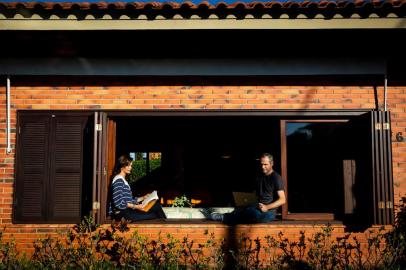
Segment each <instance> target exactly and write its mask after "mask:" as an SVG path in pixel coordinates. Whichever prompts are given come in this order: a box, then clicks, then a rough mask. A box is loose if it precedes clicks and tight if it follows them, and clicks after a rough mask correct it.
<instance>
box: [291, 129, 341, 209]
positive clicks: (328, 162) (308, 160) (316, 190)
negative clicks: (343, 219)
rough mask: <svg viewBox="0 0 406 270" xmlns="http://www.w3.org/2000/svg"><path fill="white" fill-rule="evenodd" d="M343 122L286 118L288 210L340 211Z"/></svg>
mask: <svg viewBox="0 0 406 270" xmlns="http://www.w3.org/2000/svg"><path fill="white" fill-rule="evenodd" d="M344 126H345V123H344V122H337V123H332V122H287V124H286V136H287V180H288V208H289V209H288V211H289V212H290V213H336V212H337V211H340V208H341V207H342V205H343V201H342V197H343V195H342V194H343V190H342V189H343V187H342V185H343V183H342V160H343V157H342V148H343V147H342V145H344V144H343V142H342V139H341V138H342V136H341V134H342V132H343V128H344Z"/></svg>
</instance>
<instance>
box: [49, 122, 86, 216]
mask: <svg viewBox="0 0 406 270" xmlns="http://www.w3.org/2000/svg"><path fill="white" fill-rule="evenodd" d="M85 124H86V118H85V117H83V116H82V117H81V116H56V117H54V118H52V126H51V128H52V138H51V141H52V143H53V144H52V146H53V147H52V151H51V152H50V157H51V166H50V171H51V175H50V179H49V186H48V192H49V195H50V196H49V197H50V199H49V206H50V207H49V220H50V221H66V222H74V221H79V220H80V218H81V198H82V194H81V190H82V171H83V170H82V162H83V160H82V157H83V152H82V151H83V132H84V128H85Z"/></svg>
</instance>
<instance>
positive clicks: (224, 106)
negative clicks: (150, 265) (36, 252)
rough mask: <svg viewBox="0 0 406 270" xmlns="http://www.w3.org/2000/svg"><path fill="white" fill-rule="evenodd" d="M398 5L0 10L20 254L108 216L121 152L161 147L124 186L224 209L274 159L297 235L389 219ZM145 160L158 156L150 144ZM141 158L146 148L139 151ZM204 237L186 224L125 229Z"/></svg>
mask: <svg viewBox="0 0 406 270" xmlns="http://www.w3.org/2000/svg"><path fill="white" fill-rule="evenodd" d="M405 8H406V1H404V0H401V1H382V2H377V1H372V2H371V1H356V2H352V1H340V2H333V1H326V2H290V1H288V2H283V3H279V2H252V3H243V2H236V3H234V4H226V3H222V2H220V3H217V4H212V3H208V2H202V3H200V4H192V3H190V2H184V3H155V2H153V3H152V2H151V3H122V2H112V3H106V2H100V3H62V2H61V3H57V2H52V3H36V2H35V3H34V2H21V3H6V2H2V3H0V37H1V45H0V47H1V49H2V50H1V51H2V57H1V58H0V78H1V81H2V83H1V84H0V100H1V104H2V107H1V108H0V115H1V120H0V126H1V131H0V139H1V143H0V149H1V152H0V187H1V188H0V202H1V204H0V223H1V224H2V225H5V226H6V232H7V233H8V234H7V235H8V236H7V237H11V234H13V237H14V238H15V239H16V242H17V243H18V244H19V245H21V247H22V248H25V249H27V250H29V249H30V247H31V246H30V243H31V242H32V240H34V239H36V238H37V237H40V236H43V235H44V234H46V233H55V232H56V231H57V230H59V229H61V228H62V229H63V228H67V227H69V226H71V224H73V223H75V222H78V221H79V220H80V219H81V218H83V216H86V215H89V214H92V215H93V216H94V217H95V218H96V220H97V221H98V222H100V223H108V222H109V217H108V216H107V213H106V205H107V201H108V198H107V197H108V187H109V177H110V175H111V172H112V168H113V166H114V161H115V159H116V158H117V156H119V155H120V154H122V153H145V154H146V156H148V155H149V153H154V154H153V155H159V156H161V157H162V161H161V166H160V168H159V169H158V170H156V171H151V170H149V171H148V173H147V175H146V176H145V177H144V178H143V179H141V181H139V182H137V183H136V185H135V187H136V190H138V192H141V191H144V190H149V189H158V190H159V191H160V193H161V195H162V196H167V198H169V197H171V196H172V195H173V194H177V193H176V192H178V193H179V194H180V193H186V194H188V195H190V196H191V197H192V198H195V199H199V200H201V201H202V202H203V204H205V205H206V206H230V205H232V204H233V202H232V198H231V197H230V195H231V193H232V191H246V190H249V189H250V183H251V182H250V181H249V180H247V179H252V175H253V174H254V173H255V171H256V162H257V161H256V158H257V157H258V155H259V153H261V152H271V153H273V155H274V156H275V160H276V164H275V168H276V170H277V171H279V172H281V174H282V176H283V178H284V181H285V186H286V192H287V196H288V203H287V204H286V205H284V206H283V207H282V209H281V213H280V215H281V220H280V221H277V222H274V223H272V224H265V225H264V224H260V225H251V226H248V225H242V226H239V227H238V228H237V230H234V232H235V233H237V232H241V231H246V232H249V233H251V234H253V235H259V236H264V235H266V234H269V233H273V232H276V231H278V230H282V229H283V230H285V231H286V232H287V233H288V235H291V236H296V235H298V232H299V230H301V229H305V230H308V231H310V232H311V231H312V230H315V229H317V228H319V227H320V226H323V225H325V224H327V223H332V224H334V226H335V228H336V231H337V233H342V232H344V231H348V230H349V228H352V225H361V226H362V228H363V230H365V229H366V228H369V227H371V226H372V227H373V226H375V225H390V224H393V222H394V211H393V210H394V205H395V204H396V203H397V202H398V201H399V198H400V197H401V196H404V195H405V193H406V141H405V139H404V135H405V132H406V121H405V119H406V103H405V101H406V78H405V74H406V67H405V63H406V62H405V60H406V57H405V54H404V53H403V48H405V47H406V46H405V45H406V44H405V42H404V41H403V39H402V38H401V36H404V35H405V33H406V32H405V31H406V30H405V28H406V18H405V14H406V9H405ZM157 153H158V154H157ZM151 155H152V154H151ZM134 227H136V228H138V229H139V231H140V232H141V233H144V234H147V235H151V236H153V235H155V234H156V233H157V232H158V231H164V232H171V233H173V234H174V235H178V236H181V235H183V234H189V235H191V236H193V237H195V238H196V239H199V238H203V237H204V236H203V232H204V231H205V230H206V229H210V230H214V231H215V232H216V233H217V234H218V235H219V236H224V235H227V233H228V232H229V229H230V228H228V227H227V226H225V225H222V224H217V223H215V222H207V221H201V220H192V221H191V220H172V221H170V222H167V224H156V223H148V222H145V223H144V222H143V223H141V224H137V225H134Z"/></svg>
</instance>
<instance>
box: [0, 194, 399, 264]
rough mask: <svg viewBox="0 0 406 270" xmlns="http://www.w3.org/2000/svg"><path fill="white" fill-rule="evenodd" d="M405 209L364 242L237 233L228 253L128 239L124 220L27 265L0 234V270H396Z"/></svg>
mask: <svg viewBox="0 0 406 270" xmlns="http://www.w3.org/2000/svg"><path fill="white" fill-rule="evenodd" d="M405 206H406V198H403V199H402V202H401V204H400V209H399V211H398V212H397V215H396V224H395V226H394V227H393V229H392V230H391V231H389V232H385V231H384V228H380V229H379V230H377V231H372V230H371V231H368V232H367V242H366V243H364V244H363V243H361V242H360V241H359V240H358V239H357V238H356V237H355V236H352V235H351V234H346V235H344V236H343V237H337V238H335V239H334V238H333V237H332V235H333V234H332V233H333V228H332V227H331V226H326V227H324V228H323V229H322V230H321V231H320V232H317V233H315V234H314V235H312V236H311V237H306V236H305V232H304V231H302V232H300V235H299V238H298V239H297V240H296V241H295V240H291V239H288V238H287V237H285V236H284V234H283V233H282V232H280V233H279V234H278V235H277V236H269V235H268V236H266V237H265V239H264V240H262V241H261V240H260V239H259V238H256V239H250V238H249V237H246V236H245V235H241V236H240V237H239V238H238V239H237V241H236V246H235V247H233V248H232V249H231V250H228V251H227V250H226V243H225V242H224V240H216V239H215V236H214V234H213V233H211V234H209V232H206V235H207V241H206V242H205V243H195V242H194V240H193V239H189V238H188V237H185V238H183V240H178V239H175V238H174V237H173V236H172V235H170V234H167V235H166V236H164V237H163V236H161V235H159V236H158V238H157V239H149V238H147V237H144V236H141V235H139V234H138V233H137V231H135V232H134V233H133V234H132V235H131V236H130V237H127V236H126V233H127V232H128V231H129V227H128V224H127V223H126V221H125V220H122V221H121V222H113V223H112V224H111V226H110V227H107V228H101V227H100V226H98V225H97V224H95V223H94V222H93V220H92V219H91V218H85V219H84V220H83V221H82V222H81V223H79V224H77V225H75V226H74V227H73V228H72V229H71V230H69V232H68V233H67V234H66V235H65V236H63V237H62V236H61V237H59V238H51V237H47V238H45V239H39V240H37V241H35V243H34V254H33V256H32V257H31V258H30V259H27V258H26V257H25V256H23V255H21V254H19V253H18V252H17V249H16V246H15V243H14V241H11V242H4V241H3V232H0V269H101V270H104V269H225V268H226V269H228V268H230V269H247V270H248V269H281V270H285V269H315V270H319V269H320V270H321V269H323V270H324V269H327V270H338V269H347V270H367V269H375V270H379V269H390V270H401V269H406V267H405V266H406V265H405V247H406V241H405V217H406V207H405ZM362 245H364V246H362ZM261 255H262V256H261Z"/></svg>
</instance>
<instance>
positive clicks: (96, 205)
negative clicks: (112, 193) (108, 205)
mask: <svg viewBox="0 0 406 270" xmlns="http://www.w3.org/2000/svg"><path fill="white" fill-rule="evenodd" d="M99 209H100V202H98V201H94V202H93V210H99Z"/></svg>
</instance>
